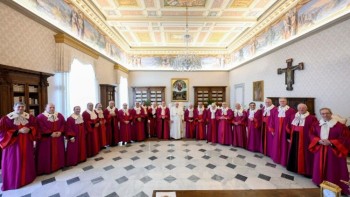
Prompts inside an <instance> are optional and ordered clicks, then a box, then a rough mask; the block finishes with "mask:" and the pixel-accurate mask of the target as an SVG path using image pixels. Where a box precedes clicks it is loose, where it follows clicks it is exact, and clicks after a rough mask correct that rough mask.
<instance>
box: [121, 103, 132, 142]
mask: <svg viewBox="0 0 350 197" xmlns="http://www.w3.org/2000/svg"><path fill="white" fill-rule="evenodd" d="M118 117H119V121H120V139H121V141H122V142H130V141H131V139H132V138H131V136H132V133H131V132H132V126H131V123H132V120H133V117H132V112H131V110H130V109H128V113H124V110H122V109H121V110H119V113H118ZM125 121H129V123H125Z"/></svg>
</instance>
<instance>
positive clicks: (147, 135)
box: [141, 106, 150, 138]
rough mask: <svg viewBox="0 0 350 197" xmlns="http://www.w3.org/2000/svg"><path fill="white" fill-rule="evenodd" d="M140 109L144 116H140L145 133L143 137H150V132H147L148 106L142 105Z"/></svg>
mask: <svg viewBox="0 0 350 197" xmlns="http://www.w3.org/2000/svg"><path fill="white" fill-rule="evenodd" d="M141 108H142V111H143V114H144V117H143V118H142V121H143V130H144V133H145V138H148V137H150V133H149V124H148V108H147V106H145V107H144V106H142V107H141Z"/></svg>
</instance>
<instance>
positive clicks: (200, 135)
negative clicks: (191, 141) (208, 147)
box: [194, 108, 207, 140]
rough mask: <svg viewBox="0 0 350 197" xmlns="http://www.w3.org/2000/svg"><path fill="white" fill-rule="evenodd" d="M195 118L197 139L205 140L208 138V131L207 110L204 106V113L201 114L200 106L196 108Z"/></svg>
mask: <svg viewBox="0 0 350 197" xmlns="http://www.w3.org/2000/svg"><path fill="white" fill-rule="evenodd" d="M194 119H195V124H196V139H197V140H205V139H207V132H206V128H205V124H206V119H207V110H206V109H205V108H204V110H203V112H202V114H199V110H198V108H196V109H194Z"/></svg>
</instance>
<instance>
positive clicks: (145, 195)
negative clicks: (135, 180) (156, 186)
mask: <svg viewBox="0 0 350 197" xmlns="http://www.w3.org/2000/svg"><path fill="white" fill-rule="evenodd" d="M133 197H148V195H147V194H146V193H145V192H143V191H142V192H140V193H138V194H136V195H135V196H133Z"/></svg>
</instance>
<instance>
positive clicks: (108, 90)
mask: <svg viewBox="0 0 350 197" xmlns="http://www.w3.org/2000/svg"><path fill="white" fill-rule="evenodd" d="M115 88H116V86H114V85H109V84H100V101H101V104H102V108H103V109H105V108H106V107H108V102H109V101H114V102H116V100H115Z"/></svg>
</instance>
